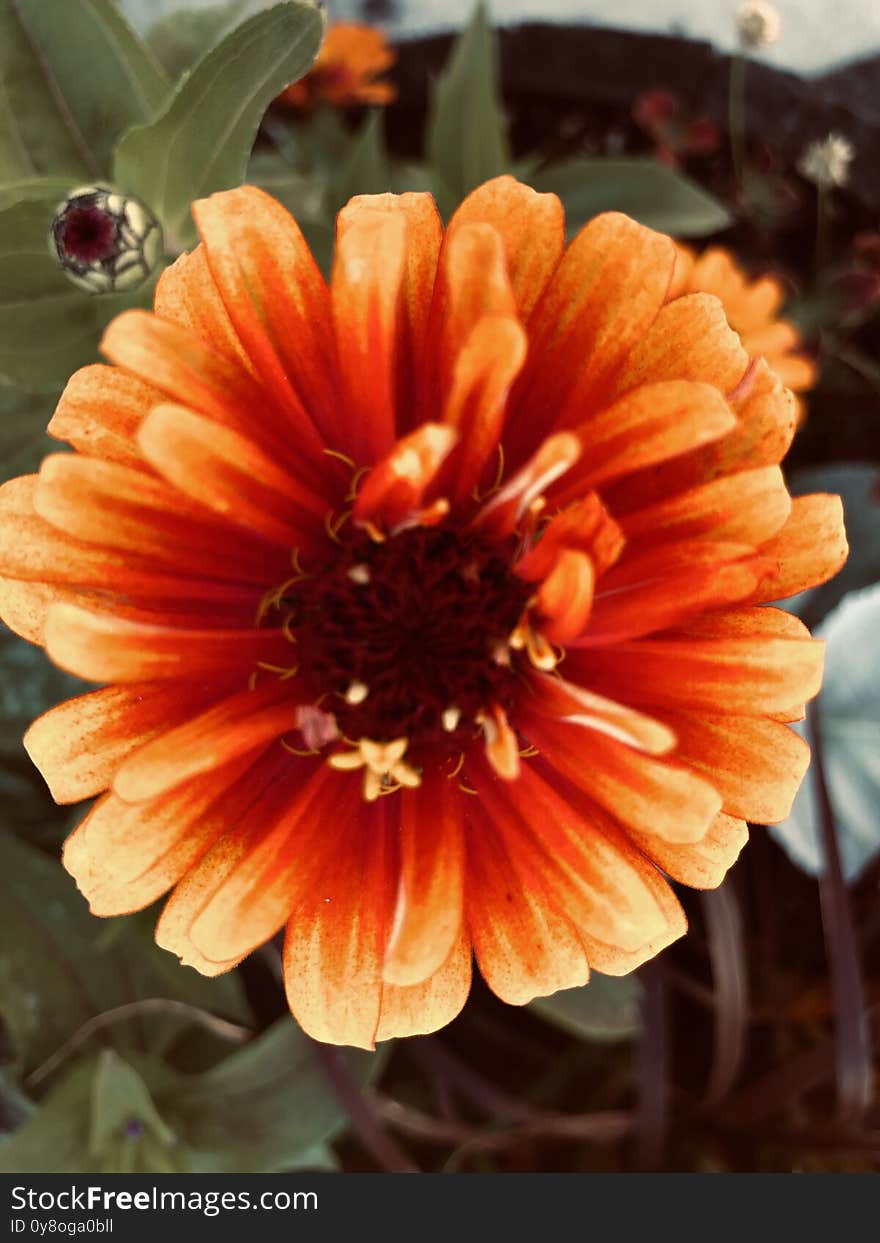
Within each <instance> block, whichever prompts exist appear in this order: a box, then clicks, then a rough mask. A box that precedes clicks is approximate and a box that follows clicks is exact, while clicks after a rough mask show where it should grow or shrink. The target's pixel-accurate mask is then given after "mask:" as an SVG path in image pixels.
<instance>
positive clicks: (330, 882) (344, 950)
mask: <svg viewBox="0 0 880 1243" xmlns="http://www.w3.org/2000/svg"><path fill="white" fill-rule="evenodd" d="M381 811H382V808H381V807H377V808H375V810H374V815H375V816H376V818H375V820H373V822H372V823H368V822H365V817H364V813H363V809H362V806H359V808H358V810H357V812H356V814H355V815H353V816H352V818H351V820H350V821H349V822H348V823H347V824H345V825H344V826H342V827H341V831H337V832H335V833H332V835H331V836H329V837H328V839H327V842H326V846H325V854H324V870H323V872H322V873H321V874H320V877H319V879H318V880H317V881H316V882H315V884H314V885H313V886H312V887H311V889H310V891H309V892H308V893H304V894H303V896H302V900H301V902H300V904H299V906H298V907H297V908H296V910H294V911H293V912H292V913H291V918H290V921H289V922H288V925H287V936H286V939H285V943H284V981H285V987H286V990H287V1000H288V1003H289V1005H290V1008H291V1010H292V1011H293V1015H294V1017H295V1018H296V1020H297V1022H298V1023H299V1025H300V1026H301V1027H302V1028H303V1030H304V1031H306V1032H307V1033H308V1034H309V1035H310V1036H311V1037H312V1038H313V1039H315V1040H323V1041H326V1042H327V1043H328V1044H349V1045H354V1046H355V1047H357V1048H361V1049H372V1048H373V1046H374V1042H375V1037H376V1031H377V1028H378V1024H379V1013H380V1007H381V996H382V961H383V958H384V950H385V940H386V937H387V929H388V914H389V909H390V905H391V903H392V902H393V893H392V892H391V885H390V884H389V859H388V847H387V841H386V836H385V833H384V831H383V829H382V827H381V819H380V816H379V815H378V814H377V813H380V812H381ZM392 883H393V882H392Z"/></svg>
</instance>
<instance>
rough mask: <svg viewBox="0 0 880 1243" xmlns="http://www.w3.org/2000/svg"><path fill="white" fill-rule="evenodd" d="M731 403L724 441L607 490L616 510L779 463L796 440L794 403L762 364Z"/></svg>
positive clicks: (643, 504) (630, 507)
mask: <svg viewBox="0 0 880 1243" xmlns="http://www.w3.org/2000/svg"><path fill="white" fill-rule="evenodd" d="M636 391H638V390H636ZM732 404H733V405H734V409H735V410H736V426H735V427H734V428H733V430H732V431H730V432H729V433H728V434H727V435H726V436H723V437H722V438H721V439H720V440H713V441H711V442H710V443H709V444H704V445H702V446H701V447H699V448H697V449H693V450H691V451H689V452H688V453H684V454H681V455H680V456H679V457H677V458H673V459H671V460H669V461H667V462H663V463H662V464H660V465H656V466H653V467H650V468H648V469H646V470H641V471H638V472H636V473H635V474H634V475H632V476H630V477H629V478H626V479H620V480H617V481H616V482H615V483H613V484H612V485H611V486H610V489H606V491H607V495H608V500H609V502H610V504H611V506H612V508H613V509H614V510H615V511H616V512H618V511H619V512H621V513H626V512H627V511H629V510H633V509H640V508H644V507H645V506H647V505H651V504H653V503H654V502H656V501H660V500H663V499H664V498H667V497H671V496H674V495H675V494H676V493H680V492H684V491H686V490H687V489H689V488H693V487H696V486H697V485H699V484H701V483H708V482H709V481H710V480H712V479H717V478H718V477H719V476H721V475H730V474H732V473H733V472H734V471H743V470H748V469H751V468H754V467H758V466H775V465H776V463H778V462H781V461H782V459H783V458H784V457H785V455H786V453H787V452H788V448H789V446H790V444H791V441H792V438H793V436H794V429H795V423H796V410H795V403H794V398H793V396H792V394H791V393H790V392H789V391H788V390H787V389H786V388H783V386H782V384H781V382H780V381H779V379H778V378H777V376H776V375H774V373H773V372H772V371H771V370H770V369H769V367H768V366H767V364H766V363H765V362H764V361H763V359H759V360H758V361H757V362H756V363H755V364H754V368H753V370H752V371H751V378H750V381H749V385H748V391H747V392H746V393H744V395H743V396H742V397H741V398H740V399H738V400H736V401H734V402H733V403H732Z"/></svg>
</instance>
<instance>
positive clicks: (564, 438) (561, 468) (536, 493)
mask: <svg viewBox="0 0 880 1243" xmlns="http://www.w3.org/2000/svg"><path fill="white" fill-rule="evenodd" d="M580 454H581V445H580V442H579V441H578V439H577V437H576V436H573V435H572V434H571V432H557V434H556V435H554V436H548V437H547V439H546V440H544V441H543V442H542V443H541V445H540V446H539V447H538V449H537V450H536V451H535V452H534V453H533V454H532V456H531V457H530V458H529V460H528V461H527V462H526V464H525V465H524V466H522V467H521V468H520V469H519V470H518V471H517V472H516V474H515V475H513V477H512V478H511V479H509V480H508V481H507V483H505V484H504V485H503V486H502V487H500V488H499V489H498V491H497V492H494V493H493V494H492V496H491V497H490V498H489V500H488V501H487V502H486V503H485V504H484V505H483V507H482V509H481V510H480V511H479V512H478V514H477V516H476V518H475V519H474V521H473V525H474V526H475V527H476V528H477V529H479V530H481V531H485V532H491V533H492V534H493V535H495V536H496V537H503V536H505V535H509V534H511V532H512V531H513V530H514V529H515V528H516V526H517V524H518V523H519V521H520V519H521V518H522V517H523V515H524V514H525V512H526V510H527V509H528V508H529V506H530V505H531V504H532V502H533V501H535V500H537V499H538V498H539V497H541V496H542V494H543V493H544V492H545V491H546V490H547V488H549V487H550V485H551V484H552V483H554V482H555V481H556V480H557V479H559V478H561V476H562V475H564V474H565V472H566V471H568V470H570V469H571V467H572V466H573V465H574V463H575V462H576V461H577V460H578V458H579V457H580Z"/></svg>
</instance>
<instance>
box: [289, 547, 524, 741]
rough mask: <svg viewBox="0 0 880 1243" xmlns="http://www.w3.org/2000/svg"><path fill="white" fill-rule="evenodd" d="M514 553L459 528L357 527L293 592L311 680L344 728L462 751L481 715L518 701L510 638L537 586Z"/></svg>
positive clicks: (303, 668)
mask: <svg viewBox="0 0 880 1243" xmlns="http://www.w3.org/2000/svg"><path fill="white" fill-rule="evenodd" d="M514 548H515V544H514V541H512V540H511V541H510V545H509V547H508V546H499V545H497V544H496V545H491V544H488V543H487V542H486V541H485V540H483V539H480V538H479V537H476V536H474V535H472V534H470V533H469V532H466V531H460V530H456V529H455V528H454V527H450V526H441V527H414V528H412V529H411V530H407V531H402V532H400V533H399V534H397V535H395V536H392V537H390V538H389V539H387V540H386V541H384V542H382V543H377V542H376V541H375V540H373V539H371V538H370V537H369V536H368V535H366V534H364V533H360V532H358V533H356V534H353V535H352V537H351V538H350V539H349V540H347V541H346V542H345V543H344V544H343V545H342V547H341V548H340V550H339V553H338V555H337V557H336V558H335V559H334V560H333V562H332V563H329V564H328V565H326V566H325V567H324V568H323V569H321V570H320V571H319V572H318V573H316V574H314V575H310V576H309V577H308V578H305V579H303V580H302V581H301V582H300V583H297V584H296V585H295V586H294V587H293V588H291V589H290V591H289V592H288V593H287V594H286V595H285V596H284V598H283V599H282V601H281V605H280V608H281V610H282V611H283V612H284V614H285V615H286V619H287V622H288V629H289V630H290V631H291V633H292V635H293V636H294V637H295V641H296V649H297V659H298V662H299V675H300V678H301V679H303V680H304V681H305V683H306V685H307V686H308V687H309V690H310V691H311V692H312V693H313V695H314V698H315V701H316V702H317V701H319V700H320V701H321V707H322V708H324V709H325V710H326V711H327V712H331V713H333V714H334V715H335V717H336V719H337V722H338V725H339V729H340V732H341V733H342V734H343V735H345V736H346V737H348V738H351V739H358V738H371V739H375V740H377V741H383V740H390V739H393V738H399V737H407V738H408V739H409V740H410V742H411V744H412V745H413V747H416V748H418V747H419V746H420V745H422V744H436V743H441V742H442V743H444V744H448V745H450V747H451V748H452V749H455V748H457V749H460V748H461V746H462V745H464V744H465V742H466V741H470V740H472V739H473V737H474V735H475V732H476V730H477V725H476V723H475V718H476V717H477V716H478V715H479V714H480V713H481V711H483V710H485V709H486V708H487V707H488V706H490V705H491V704H493V703H495V704H499V705H500V706H501V707H503V708H506V707H507V706H509V704H510V701H511V698H512V693H513V690H514V686H515V681H514V674H513V671H512V669H511V667H510V665H509V663H505V662H506V661H507V660H509V657H508V655H507V639H508V638H509V636H510V634H511V632H512V631H513V630H514V628H515V627H516V625H517V623H518V621H519V620H520V617H521V616H522V613H523V609H524V607H525V604H526V601H527V600H528V598H529V595H530V593H531V591H532V587H530V585H529V584H527V583H524V582H522V581H521V580H520V579H518V578H516V577H515V576H514V575H513V574H512V573H511V571H510V563H511V559H512V554H513V552H514ZM322 697H326V698H322Z"/></svg>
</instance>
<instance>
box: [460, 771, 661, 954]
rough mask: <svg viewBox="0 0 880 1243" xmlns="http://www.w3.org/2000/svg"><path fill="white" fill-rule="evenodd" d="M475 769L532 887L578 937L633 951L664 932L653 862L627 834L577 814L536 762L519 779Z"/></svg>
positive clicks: (474, 777) (493, 813)
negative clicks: (653, 885) (535, 884)
mask: <svg viewBox="0 0 880 1243" xmlns="http://www.w3.org/2000/svg"><path fill="white" fill-rule="evenodd" d="M477 772H478V770H477V768H476V766H474V770H473V771H471V770H470V769H469V773H470V775H469V781H470V782H471V783H472V785H474V788H476V789H477V792H478V796H479V798H480V799H481V801H482V803H483V806H484V808H485V809H486V812H487V814H488V815H489V816H491V817H492V819H493V820H494V822H495V824H496V825H497V826H498V831H499V834H500V835H501V836H502V837H503V839H504V842H505V845H506V848H507V850H508V851H509V853H510V856H511V859H512V861H513V863H514V865H515V866H516V867H517V869H518V870H519V871H520V874H521V875H522V877H523V878H524V879H529V883H530V884H531V878H534V880H535V881H536V882H537V881H540V883H541V885H542V886H543V887H544V889H545V890H546V892H547V893H548V894H549V895H551V896H552V900H553V902H554V904H555V906H556V907H557V909H558V910H559V911H561V912H562V913H563V914H564V915H565V916H566V917H567V918H568V919H570V920H571V921H572V923H573V924H574V926H575V927H576V928H577V929H578V931H579V932H584V933H587V934H589V935H590V936H593V937H596V938H597V939H599V940H602V941H607V942H608V943H610V944H615V945H620V946H621V947H622V948H624V949H633V950H634V949H638V948H639V946H641V945H643V944H645V942H646V941H648V940H649V939H650V938H651V937H653V936H655V935H658V934H659V933H660V931H661V930H662V928H663V925H664V919H663V916H662V913H661V911H660V909H659V907H658V906H657V903H656V901H655V899H654V896H653V893H652V888H651V885H650V884H649V883H648V881H647V879H646V877H647V874H648V873H649V872H651V871H652V869H651V865H650V864H648V863H647V862H646V861H645V860H644V859H643V858H642V856H641V855H639V854H638V852H637V851H635V850H634V849H633V848H632V847H631V846H630V845H629V844H628V842H627V841H626V839H625V837H624V836H623V834H622V833H620V832H617V833H616V834H615V833H614V831H613V829H611V830H610V831H609V827H608V825H607V824H605V823H603V824H602V827H601V830H600V828H599V827H598V823H599V822H598V817H587V816H585V815H582V814H580V813H579V812H578V811H577V810H576V809H575V808H574V806H573V805H572V803H571V802H570V801H569V800H568V799H567V798H565V797H563V796H561V795H560V794H559V793H558V792H557V791H556V790H555V789H554V788H553V786H552V785H551V781H550V780H545V779H544V778H543V777H541V776H539V774H538V772H537V770H536V767H535V762H534V761H532V762H531V763H526V764H524V765H523V768H522V772H521V775H520V778H519V780H518V781H516V782H496V781H494V780H493V781H490V780H489V779H480V778H479V777H478V776H477V775H476V774H477ZM551 779H552V774H551Z"/></svg>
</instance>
